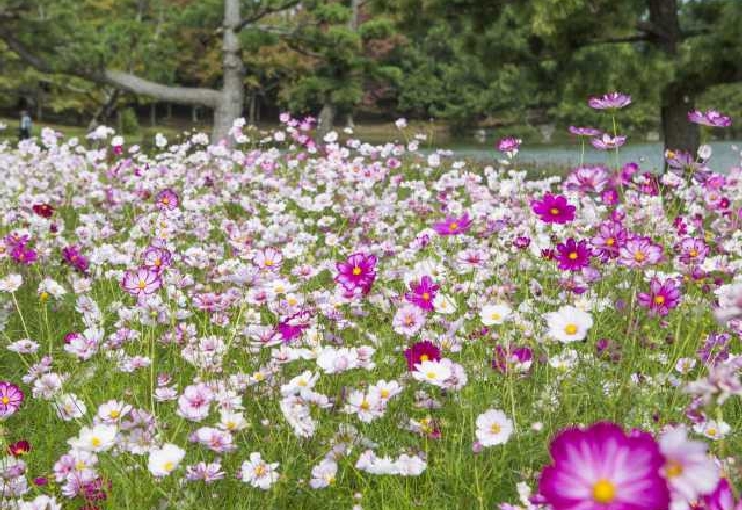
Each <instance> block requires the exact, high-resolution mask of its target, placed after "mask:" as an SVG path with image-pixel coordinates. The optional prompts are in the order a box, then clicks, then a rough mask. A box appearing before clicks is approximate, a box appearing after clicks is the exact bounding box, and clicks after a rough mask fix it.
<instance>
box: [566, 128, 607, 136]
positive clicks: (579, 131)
mask: <svg viewBox="0 0 742 510" xmlns="http://www.w3.org/2000/svg"><path fill="white" fill-rule="evenodd" d="M569 132H570V133H572V134H573V135H577V136H597V135H599V134H600V133H601V131H600V129H596V128H594V127H590V126H585V127H578V126H569Z"/></svg>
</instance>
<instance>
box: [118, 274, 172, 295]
mask: <svg viewBox="0 0 742 510" xmlns="http://www.w3.org/2000/svg"><path fill="white" fill-rule="evenodd" d="M121 286H122V287H123V288H124V289H125V290H126V291H127V292H128V293H129V294H132V295H134V296H141V295H145V294H152V293H153V292H156V291H157V289H159V288H160V287H161V286H162V278H161V277H160V272H159V271H158V270H157V269H156V268H153V267H140V268H137V269H131V270H129V271H127V272H126V273H124V277H123V278H122V279H121Z"/></svg>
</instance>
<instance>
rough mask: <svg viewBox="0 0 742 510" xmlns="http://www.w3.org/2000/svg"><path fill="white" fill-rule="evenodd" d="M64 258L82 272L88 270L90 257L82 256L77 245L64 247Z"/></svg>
mask: <svg viewBox="0 0 742 510" xmlns="http://www.w3.org/2000/svg"><path fill="white" fill-rule="evenodd" d="M62 259H64V261H65V262H67V263H68V264H70V265H71V266H73V267H74V268H75V269H77V270H78V271H80V272H81V273H84V272H85V271H87V270H88V266H89V264H88V259H87V258H85V257H84V256H82V255H81V254H80V251H79V250H78V249H77V247H75V246H67V247H65V248H62Z"/></svg>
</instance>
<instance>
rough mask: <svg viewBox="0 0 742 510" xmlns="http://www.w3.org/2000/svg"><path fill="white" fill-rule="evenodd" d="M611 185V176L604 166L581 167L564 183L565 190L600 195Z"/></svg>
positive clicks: (573, 171)
mask: <svg viewBox="0 0 742 510" xmlns="http://www.w3.org/2000/svg"><path fill="white" fill-rule="evenodd" d="M609 183H610V174H609V172H608V169H607V168H606V167H605V166H603V165H595V166H581V167H578V168H575V169H574V170H572V173H571V174H569V176H568V177H567V179H566V180H565V181H564V189H566V190H568V191H582V192H585V193H600V192H602V191H603V190H604V189H606V187H607V186H608V184H609Z"/></svg>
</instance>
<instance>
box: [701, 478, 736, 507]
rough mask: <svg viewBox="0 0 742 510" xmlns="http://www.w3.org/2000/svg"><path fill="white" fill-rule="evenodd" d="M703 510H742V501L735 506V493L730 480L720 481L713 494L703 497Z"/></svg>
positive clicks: (722, 479)
mask: <svg viewBox="0 0 742 510" xmlns="http://www.w3.org/2000/svg"><path fill="white" fill-rule="evenodd" d="M699 508H700V509H702V510H742V499H741V500H739V501H738V502H737V504H736V505H735V504H734V492H733V491H732V486H731V485H730V484H729V480H727V479H726V478H721V479H719V484H718V485H717V486H716V489H715V490H714V492H712V493H711V494H708V495H706V496H704V497H703V505H702V506H700V507H699Z"/></svg>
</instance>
